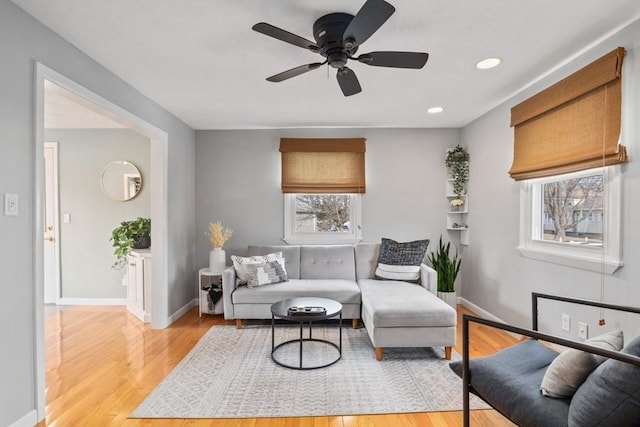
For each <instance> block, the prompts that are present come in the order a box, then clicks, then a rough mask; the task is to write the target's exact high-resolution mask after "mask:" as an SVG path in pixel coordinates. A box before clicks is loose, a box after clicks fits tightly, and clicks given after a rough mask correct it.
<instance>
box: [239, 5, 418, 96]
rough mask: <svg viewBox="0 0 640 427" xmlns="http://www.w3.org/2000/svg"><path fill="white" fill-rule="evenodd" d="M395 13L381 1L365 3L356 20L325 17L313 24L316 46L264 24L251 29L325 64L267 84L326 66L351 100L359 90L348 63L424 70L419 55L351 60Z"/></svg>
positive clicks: (384, 54) (274, 78) (294, 71)
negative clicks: (316, 55)
mask: <svg viewBox="0 0 640 427" xmlns="http://www.w3.org/2000/svg"><path fill="white" fill-rule="evenodd" d="M395 10H396V9H395V8H394V7H393V6H392V5H391V4H389V3H387V2H386V1H384V0H367V1H366V2H365V4H364V5H363V6H362V8H361V9H360V10H359V11H358V13H356V15H355V16H354V15H350V14H348V13H330V14H328V15H324V16H323V17H321V18H320V19H318V20H317V21H316V22H315V23H314V24H313V37H314V38H315V39H316V41H315V43H314V42H312V41H309V40H307V39H305V38H303V37H300V36H298V35H295V34H292V33H290V32H288V31H285V30H283V29H281V28H278V27H274V26H273V25H271V24H267V23H266V22H260V23H258V24H256V25H254V26H253V27H252V28H253V30H255V31H257V32H259V33H262V34H265V35H267V36H269V37H273V38H275V39H278V40H282V41H283V42H287V43H291V44H292V45H294V46H298V47H301V48H303V49H308V50H310V51H311V52H313V53H319V54H320V55H322V56H324V57H325V58H326V60H325V61H324V62H314V63H311V64H306V65H301V66H299V67H295V68H292V69H290V70H287V71H283V72H282V73H278V74H276V75H273V76H271V77H268V78H267V80H268V81H270V82H281V81H284V80H287V79H290V78H291V77H295V76H299V75H300V74H303V73H306V72H307V71H311V70H315V69H317V68H320V67H321V66H323V65H324V64H329V65H330V66H332V67H333V68H335V69H337V70H338V71H337V79H338V85H339V86H340V89H341V90H342V93H343V94H344V96H351V95H355V94H356V93H359V92H361V91H362V88H361V87H360V83H359V82H358V78H357V77H356V75H355V73H354V72H353V70H351V68H349V67H347V61H348V60H349V59H351V60H354V61H358V62H361V63H363V64H367V65H372V66H374V67H394V68H413V69H419V68H422V67H424V65H425V64H426V63H427V59H429V54H428V53H422V52H396V51H382V52H369V53H365V54H361V55H359V56H358V57H354V55H355V54H356V52H357V51H358V47H360V45H361V44H362V43H364V42H365V41H366V40H367V39H368V38H369V37H371V35H372V34H373V33H375V32H376V31H377V30H378V29H379V28H380V27H381V26H382V24H384V23H385V22H386V21H387V19H389V17H391V15H392V14H393V12H395Z"/></svg>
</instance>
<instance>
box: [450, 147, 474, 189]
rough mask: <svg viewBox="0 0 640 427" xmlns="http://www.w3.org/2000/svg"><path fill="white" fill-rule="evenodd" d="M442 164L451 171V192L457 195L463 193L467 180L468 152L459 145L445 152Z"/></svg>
mask: <svg viewBox="0 0 640 427" xmlns="http://www.w3.org/2000/svg"><path fill="white" fill-rule="evenodd" d="M444 165H445V166H446V167H448V168H449V170H450V171H451V178H453V192H454V193H455V194H456V195H457V196H458V197H460V196H462V195H464V187H465V185H466V184H467V181H469V153H467V150H466V149H465V148H463V147H461V146H460V145H456V147H455V148H454V149H453V150H449V151H448V152H447V157H446V158H445V159H444Z"/></svg>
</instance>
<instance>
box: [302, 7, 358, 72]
mask: <svg viewBox="0 0 640 427" xmlns="http://www.w3.org/2000/svg"><path fill="white" fill-rule="evenodd" d="M352 19H353V15H350V14H348V13H330V14H328V15H324V16H323V17H321V18H320V19H318V20H317V21H316V22H315V23H314V24H313V37H314V38H315V39H316V43H317V44H318V46H319V47H320V54H321V55H322V56H324V57H326V58H327V61H328V62H329V65H331V66H332V67H333V68H338V69H340V68H342V67H344V66H345V65H346V64H347V59H348V58H349V57H350V56H352V55H354V54H355V53H356V51H357V50H358V46H357V44H356V41H355V40H343V39H342V37H343V36H344V32H345V30H346V29H347V27H348V26H349V24H350V23H351V20H352Z"/></svg>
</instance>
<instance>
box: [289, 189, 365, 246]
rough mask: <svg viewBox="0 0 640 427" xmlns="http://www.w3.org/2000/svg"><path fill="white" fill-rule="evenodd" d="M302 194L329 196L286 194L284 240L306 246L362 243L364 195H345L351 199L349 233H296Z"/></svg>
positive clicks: (291, 243)
mask: <svg viewBox="0 0 640 427" xmlns="http://www.w3.org/2000/svg"><path fill="white" fill-rule="evenodd" d="M302 194H327V195H330V194H329V193H284V194H283V196H284V238H283V239H282V240H284V241H285V242H286V243H288V244H290V245H304V244H329V245H330V244H354V243H358V242H360V241H362V216H361V212H362V195H361V194H357V193H344V194H347V195H348V196H349V197H350V201H349V224H352V227H351V231H350V232H349V233H333V232H315V233H308V232H307V233H304V232H296V231H295V221H296V212H295V209H296V203H295V200H296V196H298V195H302Z"/></svg>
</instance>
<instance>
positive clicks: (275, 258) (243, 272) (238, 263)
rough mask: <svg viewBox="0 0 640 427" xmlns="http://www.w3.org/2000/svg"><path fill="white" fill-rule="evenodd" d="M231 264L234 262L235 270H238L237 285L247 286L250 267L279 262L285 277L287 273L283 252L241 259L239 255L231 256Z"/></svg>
mask: <svg viewBox="0 0 640 427" xmlns="http://www.w3.org/2000/svg"><path fill="white" fill-rule="evenodd" d="M231 262H233V268H234V269H235V270H236V283H237V284H245V283H247V281H248V280H249V270H248V268H249V265H252V264H253V265H256V264H266V263H270V262H277V263H278V264H280V266H281V268H282V271H283V273H284V275H285V276H286V274H287V271H286V269H285V266H284V258H283V257H282V252H275V253H271V254H266V255H256V256H250V257H241V256H237V255H231Z"/></svg>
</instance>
